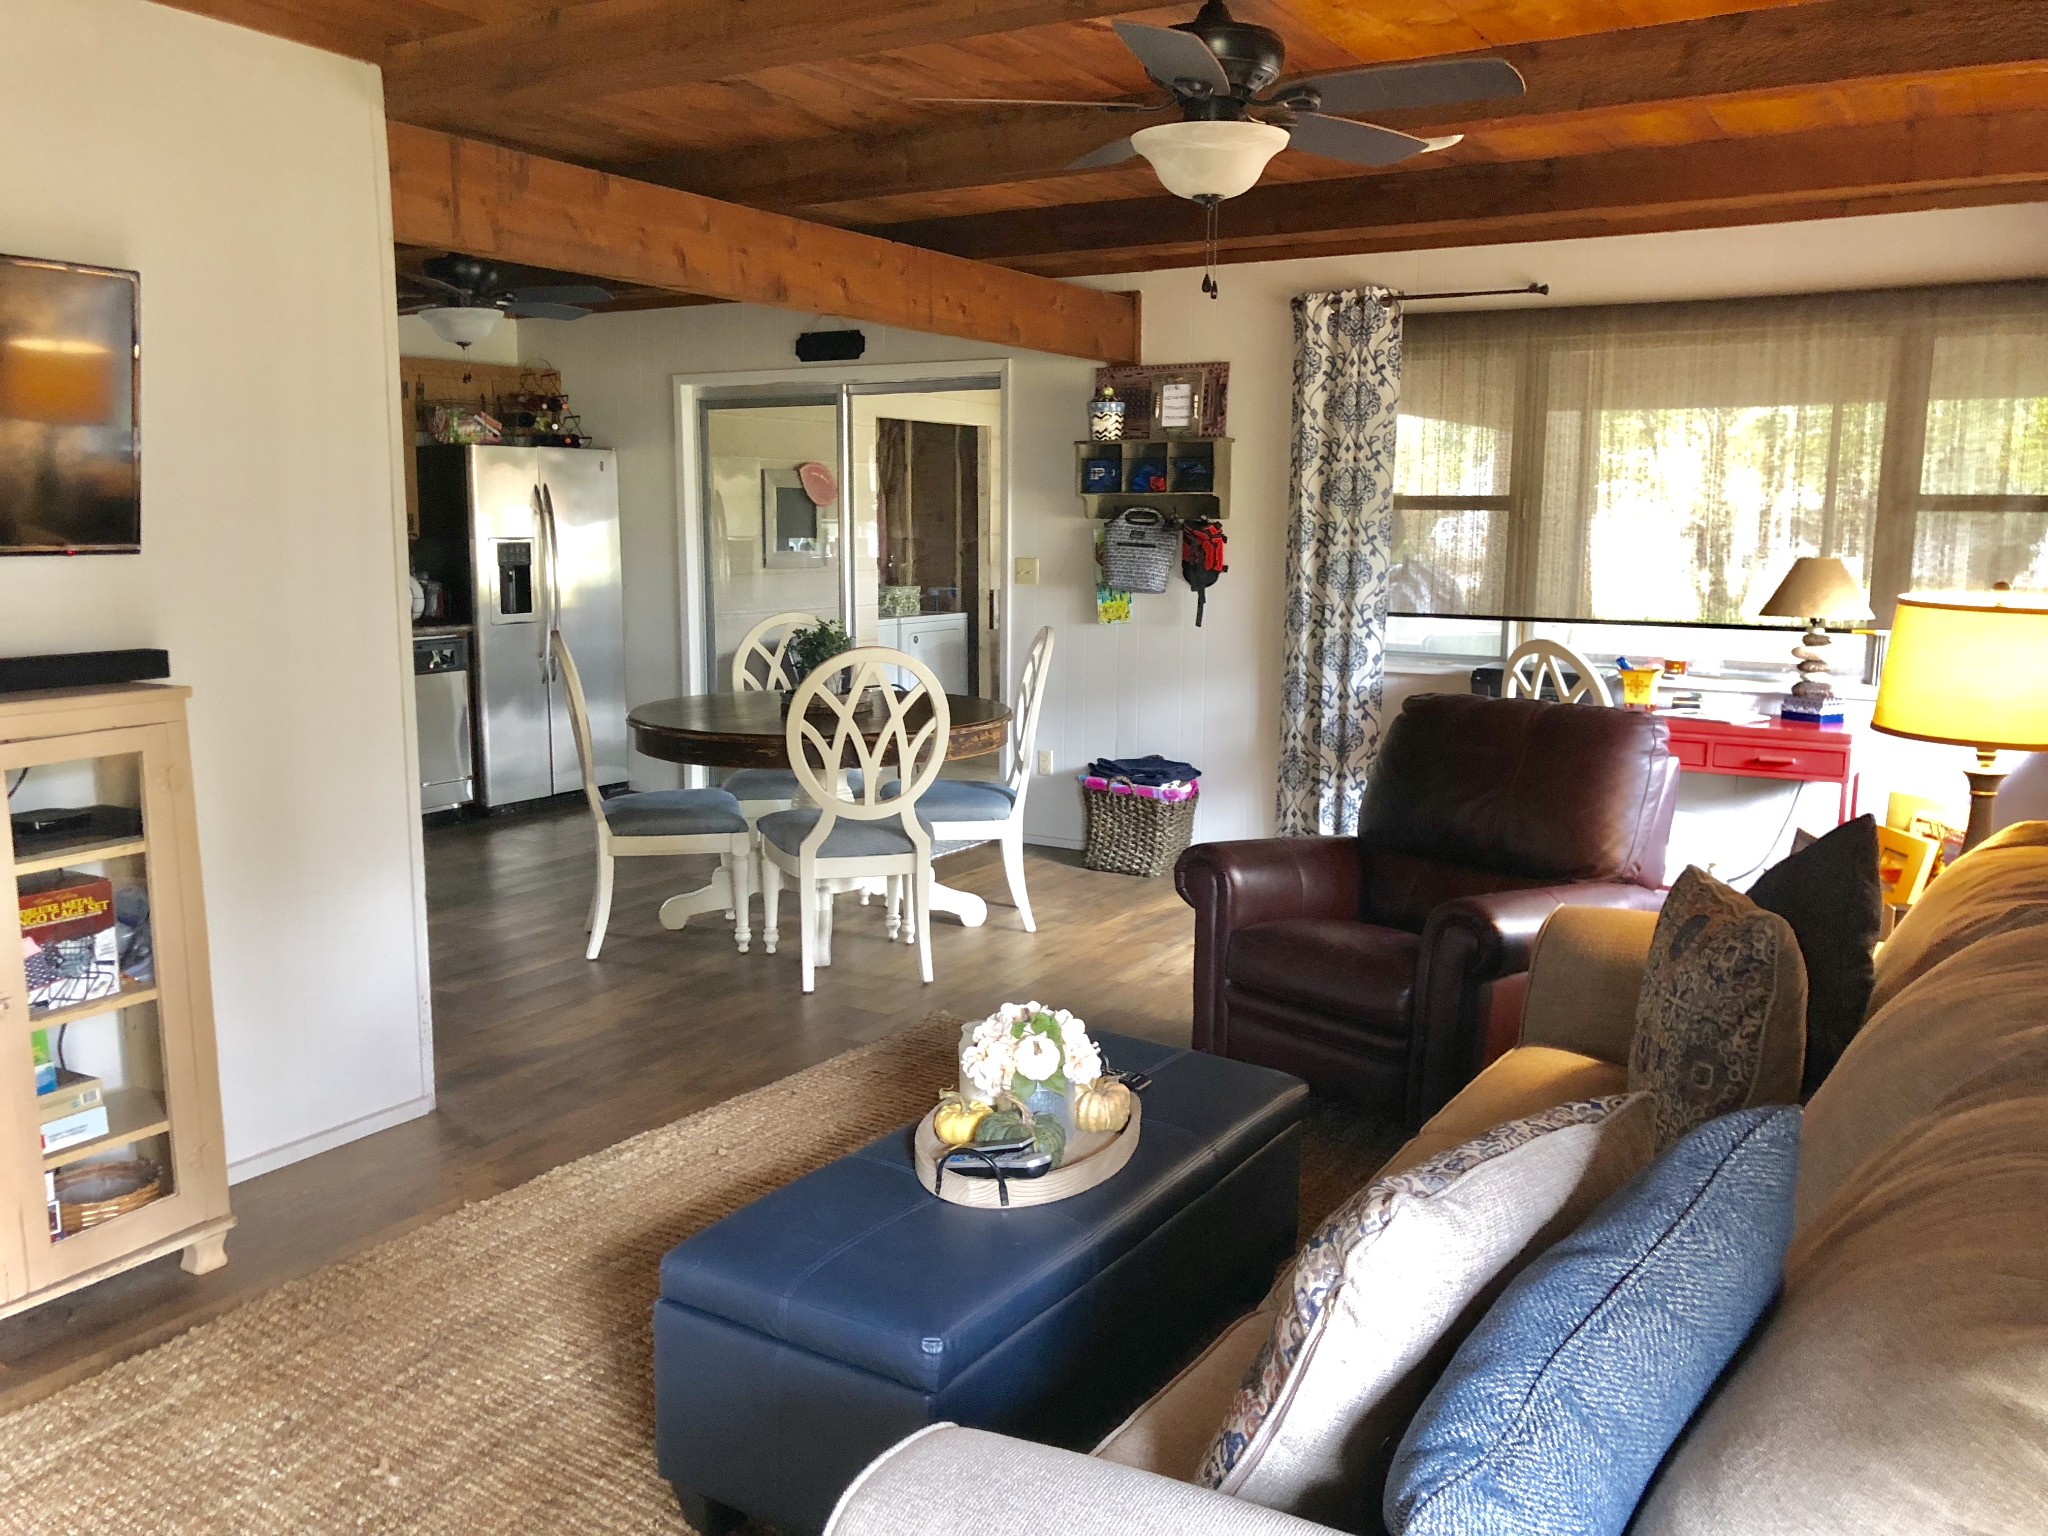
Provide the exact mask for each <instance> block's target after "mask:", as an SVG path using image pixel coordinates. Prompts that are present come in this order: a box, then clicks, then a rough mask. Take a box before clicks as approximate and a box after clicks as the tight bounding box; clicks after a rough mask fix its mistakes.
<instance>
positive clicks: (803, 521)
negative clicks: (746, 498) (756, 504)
mask: <svg viewBox="0 0 2048 1536" xmlns="http://www.w3.org/2000/svg"><path fill="white" fill-rule="evenodd" d="M824 563H825V530H824V529H823V528H821V527H820V526H819V509H818V504H817V503H816V502H815V501H813V500H811V493H810V491H809V489H808V488H807V487H806V486H805V485H804V480H803V476H802V474H801V473H799V472H798V470H797V469H796V467H795V466H794V465H792V466H791V467H790V468H788V469H764V470H762V471H761V564H762V565H763V566H764V567H766V568H767V569H768V570H771V571H802V570H815V569H817V568H818V567H820V566H822V565H824Z"/></svg>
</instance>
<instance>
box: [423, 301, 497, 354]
mask: <svg viewBox="0 0 2048 1536" xmlns="http://www.w3.org/2000/svg"><path fill="white" fill-rule="evenodd" d="M420 318H421V319H422V320H424V321H426V322H427V325H428V326H429V327H430V328H431V329H432V330H433V333H434V334H435V335H436V336H438V337H440V338H441V339H442V340H443V341H445V342H447V343H449V344H450V345H451V346H457V347H466V346H469V345H470V344H471V343H473V342H479V341H482V340H483V339H484V338H485V337H486V336H488V335H490V334H491V331H492V330H493V329H494V328H495V327H496V326H497V323H498V312H497V311H496V310H495V309H484V308H471V307H464V306H460V305H450V306H449V307H448V308H446V309H423V310H421V311H420Z"/></svg>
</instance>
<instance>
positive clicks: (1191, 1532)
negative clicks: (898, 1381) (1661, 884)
mask: <svg viewBox="0 0 2048 1536" xmlns="http://www.w3.org/2000/svg"><path fill="white" fill-rule="evenodd" d="M1655 921H1656V919H1655V917H1654V916H1653V915H1651V914H1647V913H1635V912H1623V911H1611V910H1599V909H1592V908H1570V907H1567V908H1564V909H1561V910H1560V911H1559V912H1558V913H1557V914H1556V915H1555V916H1554V917H1552V919H1551V920H1550V923H1549V925H1548V926H1547V927H1546V928H1545V930H1544V932H1543V934H1542V936H1541V938H1540V939H1539V941H1538V945H1537V949H1536V954H1535V957H1534V962H1533V965H1532V968H1531V972H1530V980H1529V993H1528V1002H1527V1007H1526V1011H1525V1015H1524V1020H1523V1030H1522V1037H1521V1044H1520V1045H1519V1046H1518V1047H1517V1048H1516V1049H1514V1050H1512V1051H1510V1052H1509V1053H1508V1054H1507V1055H1505V1056H1503V1057H1502V1058H1501V1059H1500V1060H1498V1061H1496V1062H1495V1063H1494V1064H1493V1065H1492V1066H1491V1067H1489V1068H1488V1069H1487V1070H1486V1071H1485V1072H1484V1073H1482V1074H1481V1075H1480V1076H1479V1078H1477V1079H1476V1080H1475V1081H1474V1082H1473V1083H1471V1084H1470V1085H1469V1086H1468V1087H1467V1088H1466V1089H1465V1090H1464V1091H1463V1092H1462V1093H1460V1094H1459V1095H1458V1096H1457V1098H1455V1099H1454V1100H1452V1102H1451V1103H1450V1104H1448V1105H1446V1106H1445V1108H1444V1109H1443V1110H1442V1111H1440V1112H1439V1113H1438V1114H1437V1115H1436V1116H1435V1118H1433V1119H1432V1120H1430V1122H1429V1123H1428V1124H1427V1125H1425V1126H1424V1127H1423V1128H1422V1130H1421V1131H1420V1132H1419V1133H1418V1134H1417V1135H1416V1136H1415V1138H1414V1139H1413V1140H1411V1141H1410V1142H1409V1143H1408V1144H1407V1145H1406V1146H1405V1147H1403V1148H1402V1149H1401V1151H1400V1152H1398V1153H1397V1154H1395V1156H1394V1158H1393V1159H1392V1160H1391V1161H1390V1162H1389V1163H1388V1164H1387V1169H1386V1170H1384V1171H1391V1170H1393V1169H1396V1168H1400V1167H1406V1166H1409V1165H1411V1164H1413V1163H1416V1162H1418V1161H1420V1160H1421V1159H1423V1158H1425V1157H1427V1156H1429V1155H1431V1154H1432V1153H1434V1152H1437V1151H1440V1150H1442V1149H1444V1148H1446V1147H1450V1146H1455V1145H1457V1144H1458V1143H1459V1142H1462V1141H1464V1140H1466V1139H1468V1138H1469V1137H1471V1136H1473V1135H1475V1134H1477V1133H1478V1132H1480V1131H1483V1130H1485V1129H1487V1128H1489V1127H1491V1126H1493V1125H1496V1124H1498V1123H1500V1122H1501V1121H1503V1120H1507V1119H1510V1118H1513V1117H1515V1116H1519V1115H1523V1114H1528V1113H1531V1112H1533V1111H1536V1110H1538V1109H1543V1108H1546V1107H1548V1106H1550V1105H1553V1104H1558V1103H1563V1102H1565V1101H1566V1100H1569V1099H1575V1098H1583V1097H1588V1096H1593V1095H1599V1094H1605V1093H1612V1092H1616V1091H1619V1090H1620V1088H1621V1087H1622V1085H1623V1080H1624V1077H1625V1072H1624V1068H1623V1063H1624V1062H1625V1061H1626V1060H1627V1055H1628V1045H1629V1038H1630V1034H1631V1032H1632V1030H1633V1027H1634V1014H1635V998H1636V991H1637V985H1638V981H1639V978H1640V973H1641V969H1642V964H1643V959H1644V956H1645V955H1646V953H1647V951H1648V947H1649V941H1650V934H1651V931H1652V929H1653V928H1654V926H1655ZM1792 1073H1793V1081H1792V1083H1791V1085H1790V1088H1789V1089H1788V1088H1787V1087H1786V1085H1783V1084H1766V1085H1762V1086H1761V1088H1760V1091H1759V1093H1758V1094H1757V1095H1756V1096H1755V1097H1756V1099H1757V1101H1759V1102H1770V1101H1773V1100H1780V1101H1782V1100H1785V1099H1789V1098H1791V1097H1792V1096H1793V1092H1794V1091H1796V1087H1797V1074H1798V1068H1797V1065H1796V1063H1795V1064H1794V1066H1793V1069H1792ZM1267 1326H1268V1319H1267V1317H1266V1316H1265V1315H1264V1314H1263V1313H1254V1314H1252V1315H1251V1316H1249V1317H1247V1318H1245V1319H1243V1320H1241V1321H1240V1322H1239V1323H1238V1324H1237V1325H1236V1326H1235V1327H1233V1328H1232V1329H1230V1330H1228V1331H1227V1332H1226V1333H1225V1334H1224V1335H1223V1336H1222V1337H1221V1338H1220V1339H1218V1340H1217V1341H1216V1343H1215V1344H1214V1345H1213V1346H1211V1348H1210V1349H1209V1351H1208V1352H1207V1353H1206V1354H1204V1355H1203V1356H1202V1357H1201V1358H1200V1359H1199V1360H1197V1361H1196V1362H1195V1363H1194V1364H1193V1365H1191V1366H1190V1367H1189V1368H1188V1369H1187V1370H1186V1371H1184V1372H1182V1373H1181V1375H1180V1376H1178V1377H1177V1378H1176V1379H1175V1380H1174V1381H1173V1382H1171V1383H1170V1384H1169V1385H1168V1386H1166V1387H1165V1388H1164V1389H1162V1390H1161V1391H1160V1392H1159V1393H1158V1394H1157V1395H1156V1396H1155V1397H1154V1398H1153V1399H1152V1400H1151V1401H1150V1402H1148V1403H1147V1404H1145V1406H1144V1407H1143V1408H1141V1409H1140V1410H1139V1411H1138V1412H1137V1413H1136V1414H1135V1415H1133V1416H1132V1418H1131V1419H1130V1421H1129V1422H1127V1423H1126V1424H1125V1425H1123V1426H1122V1427H1121V1428H1120V1429H1119V1430H1117V1432H1116V1433H1115V1434H1114V1435H1112V1436H1111V1437H1110V1438H1109V1440H1108V1441H1106V1442H1105V1443H1104V1444H1103V1445H1102V1446H1100V1447H1098V1449H1097V1450H1096V1452H1095V1454H1094V1455H1093V1456H1078V1455H1074V1454H1072V1453H1070V1452H1065V1451H1058V1450H1053V1449H1051V1448H1048V1447H1044V1446H1037V1445H1029V1444H1026V1443H1024V1442H1021V1441H1016V1440H1010V1439H1006V1438H1004V1437H1002V1436H999V1435H991V1434H985V1433H982V1432H980V1431H975V1430H967V1429H960V1428H956V1427H953V1426H943V1425H942V1426H937V1427H935V1428H933V1429H930V1430H927V1431H924V1432H923V1433H922V1434H920V1435H916V1436H913V1437H912V1438H911V1439H909V1440H906V1441H904V1442H903V1443H902V1444H900V1445H898V1446H896V1447H895V1448H894V1449H892V1450H890V1451H889V1452H887V1453H885V1454H884V1455H883V1456H882V1457H880V1458H879V1459H878V1460H877V1461H876V1462H875V1463H874V1464H873V1465H872V1466H870V1467H869V1468H868V1470H867V1471H866V1472H865V1473H863V1474H862V1477H861V1479H860V1481H859V1482H857V1483H856V1484H855V1485H854V1486H853V1487H852V1488H851V1489H849V1490H848V1492H847V1494H846V1496H845V1498H844V1499H843V1500H842V1501H841V1504H840V1508H839V1510H838V1512H837V1513H836V1514H835V1516H834V1518H833V1522H832V1525H831V1527H830V1531H829V1533H828V1536H949V1533H950V1532H951V1531H953V1530H954V1529H956V1528H958V1526H959V1525H960V1523H961V1522H962V1521H963V1520H971V1519H973V1518H976V1513H975V1512H993V1511H997V1510H1001V1511H1006V1512H1007V1515H1006V1518H1016V1517H1017V1516H1018V1515H1019V1514H1021V1513H1023V1512H1027V1511H1028V1512H1030V1513H1031V1515H1032V1517H1033V1518H1036V1519H1042V1520H1043V1521H1044V1522H1046V1523H1048V1524H1050V1525H1051V1526H1052V1528H1054V1529H1057V1530H1059V1531H1061V1532H1062V1533H1063V1536H1147V1533H1149V1532H1151V1531H1154V1530H1157V1531H1158V1532H1160V1533H1161V1536H1166V1533H1169V1532H1170V1533H1172V1536H1208V1533H1211V1532H1213V1533H1216V1536H1226V1533H1228V1536H1269V1533H1271V1536H1279V1533H1282V1532H1302V1533H1306V1532H1313V1531H1321V1530H1323V1529H1325V1528H1324V1527H1321V1526H1317V1525H1314V1524H1311V1523H1310V1522H1307V1521H1304V1520H1299V1519H1296V1518H1294V1517H1292V1516H1289V1515H1285V1514H1280V1513H1276V1512H1274V1511H1271V1510H1265V1509H1261V1508H1258V1507H1257V1506H1255V1505H1251V1504H1247V1503H1244V1502H1242V1501H1240V1500H1237V1499H1233V1498H1227V1497H1225V1496H1223V1495H1221V1494H1217V1493H1214V1492H1211V1491H1209V1490H1208V1489H1205V1488H1200V1487H1196V1486H1194V1485H1193V1484H1192V1482H1191V1481H1190V1479H1191V1478H1192V1477H1193V1474H1194V1470H1195V1467H1196V1465H1197V1464H1198V1463H1199V1461H1200V1459H1201V1456H1202V1453H1203V1451H1204V1450H1205V1449H1206V1447H1207V1445H1208V1442H1209V1438H1210V1436H1211V1435H1212V1434H1213V1433H1214V1432H1215V1430H1216V1427H1217V1426H1218V1425H1219V1424H1220V1423H1221V1422H1222V1419H1223V1415H1224V1411H1225V1407H1226V1404H1227V1402H1228V1399H1229V1397H1230V1394H1231V1392H1232V1391H1233V1390H1234V1389H1235V1387H1236V1386H1237V1384H1238V1382H1239V1380H1240V1379H1241V1377H1242V1376H1243V1374H1244V1370H1245V1367H1246V1366H1247V1365H1248V1364H1249V1362H1250V1361H1251V1359H1252V1356H1253V1355H1254V1354H1255V1353H1256V1352H1257V1350H1258V1347H1259V1344H1260V1342H1261V1341H1262V1340H1263V1339H1264V1337H1265V1335H1266V1330H1267ZM1632 1531H1633V1533H1634V1536H1680V1533H1683V1536H1709V1533H1711V1536H1821V1533H1828V1536H1834V1533H1840V1536H1872V1533H1881V1532H1899V1533H1907V1532H1911V1533H1914V1536H1932V1533H1939V1532H1955V1533H1962V1532H1969V1533H1971V1536H2022V1533H2025V1536H2041V1533H2044V1532H2048V822H2025V823H2021V824H2020V825H2017V826H2014V827H2010V828H2008V829H2006V830H2005V831H2004V832H2002V833H2000V834H1999V835H1998V836H1997V837H1996V838H1994V839H1993V840H1992V841H1990V842H1988V843H1986V844H1985V845H1984V847H1982V848H1981V849H1979V850H1978V851H1977V852H1975V853H1973V854H1971V855H1970V856H1969V857H1968V858H1967V859H1965V860H1963V861H1962V862H1960V863H1958V864H1957V865H1956V866H1955V867H1954V868H1953V869H1951V870H1949V871H1948V872H1947V873H1945V874H1944V875H1943V876H1942V877H1941V878H1940V879H1939V880H1938V881H1936V882H1935V884H1934V885H1933V886H1931V887H1930V888H1929V890H1928V893H1927V895H1926V896H1925V897H1924V898H1923V899H1922V900H1921V902H1920V903H1919V904H1918V905H1917V906H1916V907H1915V908H1914V910H1913V912H1912V913H1911V915H1910V916H1908V917H1907V918H1906V920H1905V921H1904V922H1903V923H1901V924H1900V926H1899V928H1898V930H1897V931H1896V932H1895V933H1894V934H1893V936H1892V938H1891V940H1890V942H1889V943H1887V944H1886V946H1885V948H1884V950H1883V952H1882V953H1881V954H1880V956H1879V958H1878V967H1877V986H1876V990H1875V992H1874V994H1873V996H1872V999H1871V1012H1870V1016H1869V1021H1868V1023H1867V1024H1866V1025H1865V1026H1864V1029H1863V1031H1862V1033H1861V1034H1860V1035H1858V1036H1857V1038H1856V1040H1855V1042H1854V1044H1853V1045H1852V1046H1851V1047H1850V1049H1849V1050H1848V1052H1847V1053H1846V1054H1845V1055H1844V1056H1843V1057H1842V1059H1841V1061H1840V1063H1839V1064H1838V1065H1837V1066H1836V1068H1835V1070H1834V1072H1833V1073H1832V1074H1831V1075H1830V1076H1829V1078H1828V1080H1827V1082H1826V1083H1825V1084H1824V1085H1823V1086H1822V1087H1821V1089H1820V1091H1819V1092H1818V1093H1817V1094H1816V1095H1815V1096H1814V1098H1813V1100H1812V1102H1811V1103H1810V1104H1809V1105H1808V1107H1807V1111H1806V1123H1805V1135H1804V1141H1803V1152H1802V1160H1801V1168H1800V1180H1799V1190H1798V1226H1797V1231H1796V1234H1795V1237H1794V1241H1793V1246H1792V1250H1791V1252H1790V1254H1789V1255H1788V1256H1787V1259H1786V1266H1785V1290H1784V1295H1783V1297H1782V1299H1781V1301H1780V1303H1779V1305H1778V1306H1777V1308H1776V1310H1775V1311H1774V1312H1773V1313H1772V1314H1771V1315H1770V1316H1769V1318H1768V1319H1767V1320H1766V1322H1765V1324H1764V1325H1763V1327H1762V1328H1760V1329H1759V1331H1758V1334H1757V1336H1756V1337H1755V1338H1754V1339H1753V1340H1752V1341H1751V1344H1750V1347H1749V1349H1748V1351H1747V1352H1746V1353H1745V1354H1744V1355H1743V1356H1741V1357H1738V1363H1737V1365H1736V1367H1735V1369H1734V1370H1733V1371H1732V1372H1731V1374H1730V1375H1729V1376H1728V1378H1727V1379H1725V1380H1724V1381H1723V1382H1722V1384H1721V1385H1720V1387H1719V1388H1718V1389H1717V1391H1716V1393H1715V1395H1714V1397H1713V1398H1711V1399H1710V1400H1709V1402H1708V1403H1707V1404H1706V1406H1705V1407H1704V1408H1703V1409H1702V1411H1701V1412H1700V1414H1699V1415H1698V1416H1697V1417H1696V1418H1695V1419H1694V1421H1693V1423H1692V1424H1691V1426H1690V1427H1689V1428H1688V1429H1687V1431H1686V1433H1685V1435H1684V1437H1683V1438H1682V1439H1681V1441H1680V1443H1679V1446H1678V1448H1677V1450H1676V1452H1675V1453H1674V1455H1673V1457H1672V1458H1671V1460H1670V1461H1669V1462H1668V1463H1667V1464H1666V1466H1665V1467H1664V1469H1663V1471H1662V1472H1661V1473H1660V1475H1659V1477H1658V1480H1657V1481H1656V1482H1655V1483H1654V1484H1653V1485H1652V1487H1651V1489H1650V1492H1649V1494H1648V1496H1647V1497H1646V1499H1645V1501H1644V1503H1643V1505H1642V1506H1641V1508H1640V1509H1639V1511H1638V1514H1637V1518H1636V1522H1635V1524H1634V1526H1633V1527H1632Z"/></svg>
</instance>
